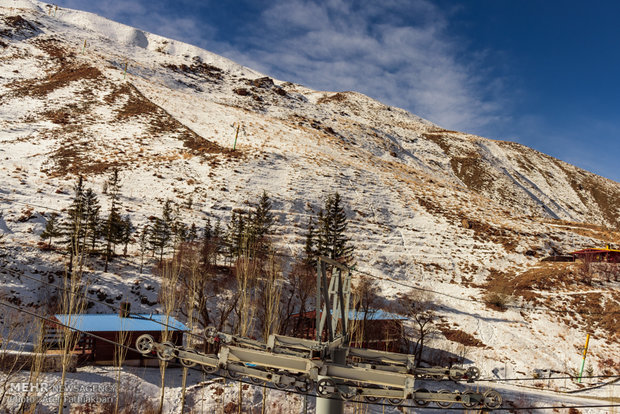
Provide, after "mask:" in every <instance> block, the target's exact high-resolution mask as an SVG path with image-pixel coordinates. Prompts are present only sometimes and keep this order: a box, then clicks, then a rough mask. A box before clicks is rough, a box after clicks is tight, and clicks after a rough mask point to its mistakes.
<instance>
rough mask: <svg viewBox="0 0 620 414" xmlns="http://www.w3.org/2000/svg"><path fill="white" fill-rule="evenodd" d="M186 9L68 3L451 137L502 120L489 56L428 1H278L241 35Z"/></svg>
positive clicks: (140, 0) (157, 3)
mask: <svg viewBox="0 0 620 414" xmlns="http://www.w3.org/2000/svg"><path fill="white" fill-rule="evenodd" d="M187 3H188V2H184V1H181V2H180V3H178V2H167V1H164V0H152V1H147V0H133V1H132V0H125V1H120V0H108V1H106V2H99V3H95V2H90V1H89V2H86V0H64V1H62V4H63V5H65V6H67V7H74V8H84V9H88V10H90V11H93V12H95V13H98V14H101V15H104V16H106V17H109V18H112V19H115V20H119V21H122V22H124V23H127V24H130V25H133V26H136V27H139V28H142V29H144V30H148V31H152V32H154V33H157V34H160V35H163V36H167V37H172V38H174V39H178V40H183V41H186V42H188V43H193V44H195V45H197V46H201V47H204V48H206V49H209V50H211V51H213V52H215V53H220V54H223V55H225V56H226V57H229V58H231V59H233V60H236V61H237V62H238V63H241V64H243V65H246V66H248V67H251V68H253V69H256V70H258V71H261V72H263V73H266V74H268V75H271V76H274V77H277V78H279V79H281V80H288V81H294V82H299V83H302V84H305V85H307V86H309V87H312V88H315V89H323V90H355V91H359V92H362V93H365V94H367V95H369V96H371V97H373V98H376V99H378V100H381V101H383V102H385V103H387V104H390V105H395V106H399V107H403V108H405V109H408V110H410V111H411V112H413V113H415V114H417V115H420V116H422V117H425V118H427V119H429V120H431V121H433V122H435V123H437V124H439V125H442V126H444V127H446V128H450V129H459V130H464V131H482V130H484V129H486V128H485V126H488V125H490V124H492V123H493V122H494V121H497V120H499V119H500V114H501V113H502V112H503V110H504V108H503V103H502V101H501V100H500V99H498V96H499V95H500V93H499V92H502V86H501V79H497V78H493V77H492V76H491V75H489V72H487V71H486V70H485V65H484V61H485V59H484V54H481V53H478V54H476V55H469V56H467V55H464V52H465V51H466V50H467V48H466V46H465V45H463V39H459V38H456V37H454V36H452V35H450V33H449V15H448V14H447V13H448V12H446V11H445V10H442V9H439V8H438V7H437V6H435V5H434V4H433V3H431V2H430V1H428V0H382V1H381V2H378V1H376V0H355V1H354V0H324V1H318V0H274V1H269V2H264V3H263V4H265V5H266V7H265V8H264V9H262V11H261V12H259V13H258V15H253V16H251V18H246V19H243V21H242V22H235V23H234V24H236V25H240V26H238V27H236V28H235V29H236V30H232V28H230V27H227V26H226V24H227V23H225V22H214V21H209V19H208V17H206V16H200V15H192V14H191V13H189V12H187V15H183V5H185V4H187ZM237 6H239V5H238V4H237ZM209 7H230V6H228V5H227V4H226V3H225V2H224V3H221V4H219V3H218V4H215V3H213V4H212V5H210V6H209ZM188 10H189V9H188ZM205 20H206V21H205Z"/></svg>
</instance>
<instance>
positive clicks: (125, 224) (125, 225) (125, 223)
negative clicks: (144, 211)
mask: <svg viewBox="0 0 620 414" xmlns="http://www.w3.org/2000/svg"><path fill="white" fill-rule="evenodd" d="M121 223H122V225H121V232H120V237H119V241H120V242H121V243H123V245H124V247H123V256H127V246H128V245H129V243H130V242H131V235H132V234H133V232H134V231H135V227H134V225H133V223H132V222H131V219H130V218H129V215H127V216H125V218H124V219H123V220H122V222H121Z"/></svg>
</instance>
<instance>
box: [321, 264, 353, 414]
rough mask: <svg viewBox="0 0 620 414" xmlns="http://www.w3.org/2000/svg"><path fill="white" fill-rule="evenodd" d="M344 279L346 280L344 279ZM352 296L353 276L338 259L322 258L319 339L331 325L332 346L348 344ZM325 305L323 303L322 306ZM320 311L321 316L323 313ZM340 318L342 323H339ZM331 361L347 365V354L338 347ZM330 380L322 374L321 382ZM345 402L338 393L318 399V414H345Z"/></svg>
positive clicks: (329, 331) (332, 354) (328, 330)
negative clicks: (328, 271)
mask: <svg viewBox="0 0 620 414" xmlns="http://www.w3.org/2000/svg"><path fill="white" fill-rule="evenodd" d="M327 264H329V265H331V266H332V275H331V279H330V281H329V284H328V283H327V275H326V270H327V269H326V265H327ZM343 276H344V280H343ZM350 293H351V273H350V271H349V269H348V268H347V267H346V266H344V265H343V264H342V263H339V262H336V261H335V260H332V259H329V258H326V257H319V259H318V260H317V278H316V308H315V309H316V315H315V316H316V340H317V341H318V342H321V341H322V340H323V329H324V328H325V325H327V335H328V336H327V338H328V341H329V342H330V343H333V342H335V341H338V340H342V341H343V343H347V341H346V338H347V337H348V319H349V299H350ZM321 302H323V304H321ZM319 312H320V313H319ZM339 319H340V322H341V323H340V324H339V323H338V321H339ZM338 326H340V327H341V332H340V333H339V334H336V328H337V327H338ZM331 360H332V362H334V363H335V364H340V365H346V363H347V351H346V349H344V348H342V347H337V348H334V349H332V351H331ZM322 379H330V377H326V376H322V375H319V376H318V379H317V381H320V380H322ZM343 412H344V402H343V400H341V399H340V397H339V396H338V394H335V395H334V396H333V397H332V398H321V397H319V396H318V395H317V398H316V414H342V413H343Z"/></svg>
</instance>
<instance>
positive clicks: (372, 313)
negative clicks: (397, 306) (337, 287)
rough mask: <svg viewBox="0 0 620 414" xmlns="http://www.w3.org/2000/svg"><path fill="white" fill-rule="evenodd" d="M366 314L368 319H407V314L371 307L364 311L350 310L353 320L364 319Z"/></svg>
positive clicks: (350, 316)
mask: <svg viewBox="0 0 620 414" xmlns="http://www.w3.org/2000/svg"><path fill="white" fill-rule="evenodd" d="M364 316H366V320H368V321H387V320H395V319H396V320H405V319H407V318H406V317H405V316H401V315H396V314H395V313H390V312H386V311H384V310H381V309H369V310H368V312H363V311H355V310H350V311H349V320H353V321H361V320H364Z"/></svg>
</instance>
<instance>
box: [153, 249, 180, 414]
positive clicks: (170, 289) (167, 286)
mask: <svg viewBox="0 0 620 414" xmlns="http://www.w3.org/2000/svg"><path fill="white" fill-rule="evenodd" d="M180 269H181V267H180V265H179V261H178V260H169V261H165V262H164V263H162V273H161V290H160V295H159V302H160V303H161V305H162V308H163V311H164V315H165V319H164V325H163V329H162V332H161V340H162V342H167V341H169V340H170V339H171V338H172V332H171V331H170V329H169V328H168V326H169V325H170V316H171V315H172V312H173V311H174V310H175V308H176V304H177V285H178V282H179V274H180ZM167 366H168V363H167V362H166V361H161V360H160V361H159V371H160V376H161V384H160V385H161V393H160V398H159V409H158V412H159V413H161V412H162V411H163V408H164V397H165V392H166V384H165V380H166V368H167Z"/></svg>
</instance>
